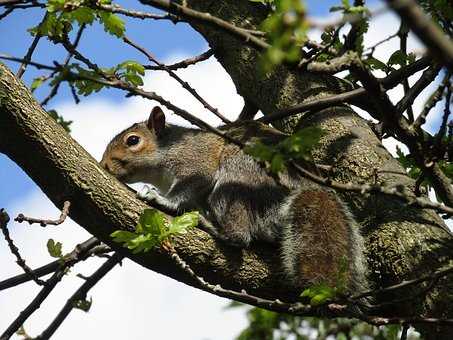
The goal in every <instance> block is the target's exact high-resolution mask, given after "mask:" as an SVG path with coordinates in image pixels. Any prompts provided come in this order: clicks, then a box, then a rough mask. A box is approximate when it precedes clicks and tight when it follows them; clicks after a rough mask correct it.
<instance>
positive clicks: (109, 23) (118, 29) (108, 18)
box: [98, 11, 126, 38]
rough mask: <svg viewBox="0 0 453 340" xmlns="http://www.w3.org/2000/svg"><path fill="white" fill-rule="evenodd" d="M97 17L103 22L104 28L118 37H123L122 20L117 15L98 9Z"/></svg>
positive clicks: (123, 27)
mask: <svg viewBox="0 0 453 340" xmlns="http://www.w3.org/2000/svg"><path fill="white" fill-rule="evenodd" d="M98 15H99V18H100V20H101V22H102V23H103V24H104V30H105V31H106V32H108V33H110V34H112V35H115V36H117V37H118V38H121V37H123V35H124V32H125V30H126V29H125V26H124V21H123V20H122V19H121V18H120V17H119V16H117V15H115V14H113V13H109V12H105V11H98Z"/></svg>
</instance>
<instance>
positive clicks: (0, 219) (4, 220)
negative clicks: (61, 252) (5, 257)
mask: <svg viewBox="0 0 453 340" xmlns="http://www.w3.org/2000/svg"><path fill="white" fill-rule="evenodd" d="M8 222H9V216H8V214H7V213H6V211H5V210H4V209H3V208H2V209H0V228H1V229H2V233H3V236H4V237H5V240H6V242H7V243H8V247H9V249H10V250H11V253H13V255H14V256H15V257H16V263H17V264H18V265H19V266H20V267H21V268H22V269H23V271H24V272H25V274H27V275H28V276H29V277H30V279H32V280H33V281H35V282H36V283H37V284H38V285H40V286H42V285H44V281H42V280H40V279H39V278H38V276H36V275H35V273H34V272H33V270H31V268H30V267H29V266H27V264H26V263H25V260H24V259H23V258H22V256H21V255H20V253H19V249H18V248H17V247H16V245H15V244H14V242H13V240H12V239H11V237H10V236H9V231H8V227H7V224H8Z"/></svg>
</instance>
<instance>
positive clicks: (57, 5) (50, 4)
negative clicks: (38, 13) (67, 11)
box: [46, 0, 65, 13]
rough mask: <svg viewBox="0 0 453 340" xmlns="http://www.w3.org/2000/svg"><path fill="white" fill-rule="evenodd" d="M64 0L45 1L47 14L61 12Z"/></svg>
mask: <svg viewBox="0 0 453 340" xmlns="http://www.w3.org/2000/svg"><path fill="white" fill-rule="evenodd" d="M64 4H65V0H48V1H47V5H46V7H47V12H50V13H53V12H58V11H62V10H63V9H64Z"/></svg>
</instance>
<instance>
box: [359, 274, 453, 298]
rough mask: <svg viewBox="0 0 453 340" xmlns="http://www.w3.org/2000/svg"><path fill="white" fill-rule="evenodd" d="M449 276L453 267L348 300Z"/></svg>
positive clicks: (363, 293)
mask: <svg viewBox="0 0 453 340" xmlns="http://www.w3.org/2000/svg"><path fill="white" fill-rule="evenodd" d="M450 274H453V267H448V268H444V269H440V270H437V271H435V272H434V273H431V274H428V275H425V276H423V277H420V278H418V279H413V280H407V281H402V282H400V283H398V284H396V285H392V286H389V287H385V288H380V289H374V290H370V291H367V292H362V293H360V294H357V295H354V296H352V297H351V298H350V299H351V300H359V299H362V298H364V297H367V296H372V295H378V294H382V293H388V292H392V291H395V290H399V289H402V288H407V287H409V286H414V285H416V284H419V283H422V282H426V281H436V280H439V279H440V278H442V277H445V276H447V275H450Z"/></svg>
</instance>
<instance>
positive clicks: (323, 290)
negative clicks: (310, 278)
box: [300, 283, 337, 306]
mask: <svg viewBox="0 0 453 340" xmlns="http://www.w3.org/2000/svg"><path fill="white" fill-rule="evenodd" d="M336 293H337V291H336V289H335V288H333V287H329V286H328V285H326V284H325V283H319V284H315V285H313V286H311V287H309V288H307V289H305V290H304V291H303V292H302V294H300V297H301V298H308V299H310V304H311V305H313V306H317V305H320V304H322V303H325V302H327V301H329V300H332V299H333V298H334V297H335V295H336Z"/></svg>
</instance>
